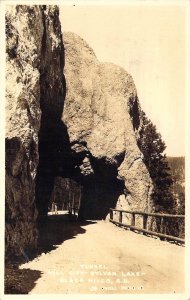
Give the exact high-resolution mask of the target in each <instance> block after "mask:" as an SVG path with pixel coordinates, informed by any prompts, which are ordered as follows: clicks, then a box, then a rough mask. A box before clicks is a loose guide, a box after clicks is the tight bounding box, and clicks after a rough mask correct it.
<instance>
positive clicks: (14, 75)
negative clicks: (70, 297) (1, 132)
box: [5, 5, 65, 255]
mask: <svg viewBox="0 0 190 300" xmlns="http://www.w3.org/2000/svg"><path fill="white" fill-rule="evenodd" d="M6 38H7V41H6V55H7V56H6V82H7V84H6V202H5V205H6V236H5V237H6V255H8V254H9V255H10V254H14V255H20V254H23V253H25V254H27V253H28V252H27V251H29V250H32V249H34V248H35V246H36V242H37V235H38V232H37V228H36V218H37V210H36V207H35V179H36V174H37V167H38V162H39V153H38V143H39V132H40V138H41V142H42V143H43V141H44V128H47V124H46V123H47V122H46V121H47V119H48V118H49V117H50V116H51V117H52V121H51V122H52V123H53V126H54V128H55V127H56V126H57V123H59V124H58V125H59V126H61V125H60V122H59V121H58V120H59V117H60V116H61V114H62V109H63V100H64V93H65V83H64V78H63V66H64V51H63V44H62V34H61V27H60V22H59V17H58V8H57V7H56V6H37V5H36V6H25V5H17V6H7V11H6ZM40 127H41V129H40ZM50 127H51V126H50ZM50 136H51V128H50ZM53 142H54V141H53ZM50 147H51V146H50ZM52 147H53V145H52ZM45 155H46V154H44V156H45ZM43 162H44V160H43V159H42V160H41V164H42V165H43ZM40 168H41V169H42V166H41V165H40ZM39 174H40V172H39ZM39 176H40V175H39ZM23 251H25V252H23ZM25 254H24V255H25Z"/></svg>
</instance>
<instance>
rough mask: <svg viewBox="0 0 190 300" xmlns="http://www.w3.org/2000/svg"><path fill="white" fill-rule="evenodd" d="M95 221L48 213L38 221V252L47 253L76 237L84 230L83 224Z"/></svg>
mask: <svg viewBox="0 0 190 300" xmlns="http://www.w3.org/2000/svg"><path fill="white" fill-rule="evenodd" d="M94 223H96V221H77V216H71V215H69V214H62V215H61V214H60V215H59V214H58V215H48V216H47V217H45V218H44V219H42V220H41V221H40V222H39V225H38V229H39V239H38V253H37V255H40V254H41V253H47V252H50V251H52V250H54V249H56V248H57V247H58V245H60V244H62V243H63V242H64V241H66V240H69V239H73V238H76V236H77V235H78V234H83V233H85V232H86V230H85V229H84V228H82V227H83V226H87V225H91V224H94Z"/></svg>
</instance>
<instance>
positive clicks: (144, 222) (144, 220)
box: [143, 215, 148, 234]
mask: <svg viewBox="0 0 190 300" xmlns="http://www.w3.org/2000/svg"><path fill="white" fill-rule="evenodd" d="M147 219H148V216H147V215H143V229H147ZM143 234H146V233H143Z"/></svg>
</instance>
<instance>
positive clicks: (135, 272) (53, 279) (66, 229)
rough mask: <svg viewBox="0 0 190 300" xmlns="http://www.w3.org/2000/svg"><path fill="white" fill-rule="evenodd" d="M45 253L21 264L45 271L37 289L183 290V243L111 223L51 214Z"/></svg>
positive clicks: (78, 290)
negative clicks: (79, 220)
mask: <svg viewBox="0 0 190 300" xmlns="http://www.w3.org/2000/svg"><path fill="white" fill-rule="evenodd" d="M42 244H44V245H46V246H47V247H46V248H47V249H48V247H49V250H47V249H46V251H45V252H44V253H42V254H41V255H40V256H38V257H37V258H35V259H34V260H33V261H30V262H28V263H25V264H23V265H21V267H20V268H22V269H31V270H36V271H40V272H41V276H40V277H39V278H38V279H37V281H36V282H35V286H34V287H33V289H32V290H31V291H30V294H35V293H48V294H49V293H55V294H56V293H57V294H60V293H61V294H72V293H75V294H76V293H82V294H84V293H85V294H86V293H93V294H94V293H95V294H100V293H103V294H121V293H122V294H123V293H124V294H127V293H140V294H141V293H181V292H183V291H184V285H183V282H184V274H183V271H184V251H185V248H184V247H183V246H179V245H176V244H172V243H169V242H166V241H160V240H159V239H158V238H153V237H146V236H143V235H141V234H137V233H134V232H131V231H129V230H125V229H122V228H119V227H117V226H115V225H114V224H112V223H109V222H106V221H97V222H96V221H89V222H83V223H77V222H76V221H72V222H69V221H67V220H65V219H63V216H60V215H58V216H50V217H49V221H48V224H46V225H45V226H44V233H43V239H42Z"/></svg>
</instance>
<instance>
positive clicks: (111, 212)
mask: <svg viewBox="0 0 190 300" xmlns="http://www.w3.org/2000/svg"><path fill="white" fill-rule="evenodd" d="M110 220H113V210H112V209H110Z"/></svg>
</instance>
